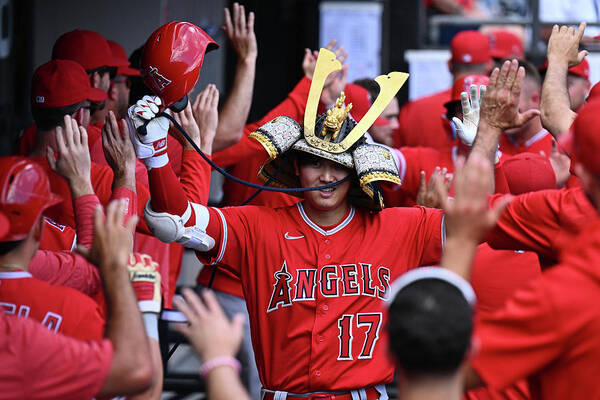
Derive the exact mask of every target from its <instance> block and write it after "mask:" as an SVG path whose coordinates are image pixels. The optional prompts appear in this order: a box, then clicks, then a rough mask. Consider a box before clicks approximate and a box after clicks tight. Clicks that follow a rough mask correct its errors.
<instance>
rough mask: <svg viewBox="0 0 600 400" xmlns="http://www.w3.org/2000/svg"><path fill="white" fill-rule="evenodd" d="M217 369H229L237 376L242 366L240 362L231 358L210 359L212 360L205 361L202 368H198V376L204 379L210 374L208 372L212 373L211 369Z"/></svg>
mask: <svg viewBox="0 0 600 400" xmlns="http://www.w3.org/2000/svg"><path fill="white" fill-rule="evenodd" d="M217 367H231V368H233V369H234V370H236V372H237V373H238V374H239V373H240V371H241V370H242V365H241V364H240V362H239V361H238V360H237V359H235V358H234V357H231V356H221V357H215V358H212V359H210V360H208V361H206V362H205V363H203V364H202V366H201V367H200V375H201V376H202V377H203V378H206V377H207V376H208V374H209V373H210V371H212V370H213V369H215V368H217Z"/></svg>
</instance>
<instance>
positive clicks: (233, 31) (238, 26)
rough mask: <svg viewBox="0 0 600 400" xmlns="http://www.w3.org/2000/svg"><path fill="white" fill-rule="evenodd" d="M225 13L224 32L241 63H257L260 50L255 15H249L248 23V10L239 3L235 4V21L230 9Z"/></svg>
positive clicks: (225, 10)
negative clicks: (256, 34) (255, 29)
mask: <svg viewBox="0 0 600 400" xmlns="http://www.w3.org/2000/svg"><path fill="white" fill-rule="evenodd" d="M224 13H225V25H224V26H223V30H224V31H225V34H226V35H227V39H229V43H231V46H232V47H233V49H234V50H235V52H236V53H237V55H238V57H239V59H240V61H255V60H256V56H257V54H258V50H257V45H256V36H255V34H254V13H253V12H252V11H251V12H250V13H248V20H247V22H246V9H245V8H244V6H243V5H240V4H238V3H233V20H232V18H231V14H230V12H229V9H227V8H225V9H224Z"/></svg>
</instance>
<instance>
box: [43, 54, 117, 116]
mask: <svg viewBox="0 0 600 400" xmlns="http://www.w3.org/2000/svg"><path fill="white" fill-rule="evenodd" d="M84 100H90V101H94V102H100V101H104V100H106V92H105V91H104V90H100V89H96V88H93V87H92V86H91V85H90V78H89V77H88V75H87V73H86V72H85V70H84V69H83V67H82V66H81V65H79V64H78V63H76V62H75V61H71V60H52V61H48V62H47V63H46V64H43V65H41V66H40V67H38V69H36V70H35V73H34V74H33V78H32V80H31V106H32V107H42V108H58V107H66V106H70V105H73V104H77V103H79V102H82V101H84Z"/></svg>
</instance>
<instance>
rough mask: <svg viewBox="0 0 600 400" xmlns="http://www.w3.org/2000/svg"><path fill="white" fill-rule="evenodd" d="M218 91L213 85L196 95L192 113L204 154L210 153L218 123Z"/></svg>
mask: <svg viewBox="0 0 600 400" xmlns="http://www.w3.org/2000/svg"><path fill="white" fill-rule="evenodd" d="M218 106H219V90H218V89H217V87H216V86H215V85H213V84H210V85H208V86H207V87H206V88H205V89H204V90H203V91H202V92H200V93H199V94H198V97H196V100H195V101H194V105H193V106H192V113H193V115H194V118H195V120H196V123H197V124H198V128H199V129H200V138H201V141H202V146H201V149H202V151H203V152H204V153H206V154H211V153H212V145H213V141H214V139H215V134H216V133H217V125H218V123H219V110H218Z"/></svg>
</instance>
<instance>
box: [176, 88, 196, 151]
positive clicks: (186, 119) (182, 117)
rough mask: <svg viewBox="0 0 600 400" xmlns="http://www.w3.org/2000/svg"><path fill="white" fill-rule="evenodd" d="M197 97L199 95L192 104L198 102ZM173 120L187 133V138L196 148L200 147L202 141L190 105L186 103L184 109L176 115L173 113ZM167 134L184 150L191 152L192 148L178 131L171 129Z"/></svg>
mask: <svg viewBox="0 0 600 400" xmlns="http://www.w3.org/2000/svg"><path fill="white" fill-rule="evenodd" d="M199 97H200V95H198V96H197V97H196V101H195V102H194V104H195V103H196V102H197V101H198V99H199ZM173 118H174V119H175V121H177V123H178V124H179V125H181V127H182V128H183V129H185V131H186V132H187V134H188V135H189V137H190V138H191V139H192V140H193V141H194V143H195V144H196V146H198V147H201V146H202V140H201V138H200V128H198V124H197V123H196V119H195V118H194V114H193V112H192V104H191V103H190V102H188V104H187V106H186V107H185V109H183V110H182V111H180V112H178V113H173ZM169 133H170V134H171V136H173V137H174V138H175V139H177V141H178V142H179V143H181V145H182V146H183V148H184V149H186V150H191V149H193V148H194V146H192V145H191V144H190V142H188V140H187V139H186V138H185V137H183V135H182V134H181V132H179V129H177V128H175V127H172V128H171V129H170V130H169Z"/></svg>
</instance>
